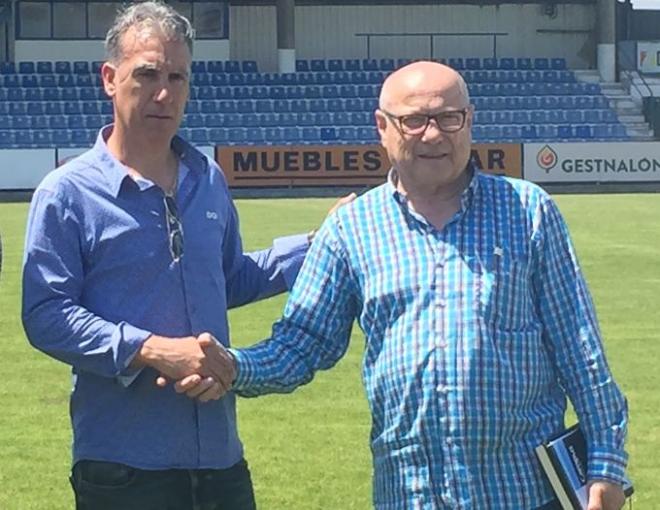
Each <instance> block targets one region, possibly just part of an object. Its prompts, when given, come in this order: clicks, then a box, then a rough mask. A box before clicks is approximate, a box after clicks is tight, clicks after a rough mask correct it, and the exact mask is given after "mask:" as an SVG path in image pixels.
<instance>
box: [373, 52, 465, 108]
mask: <svg viewBox="0 0 660 510" xmlns="http://www.w3.org/2000/svg"><path fill="white" fill-rule="evenodd" d="M434 96H436V97H437V96H442V97H443V98H444V99H445V100H446V103H447V104H448V105H451V106H452V107H454V108H465V107H467V106H468V105H469V103H470V98H469V96H468V90H467V85H466V84H465V81H464V80H463V77H462V76H461V75H460V74H458V73H457V72H456V71H454V70H453V69H452V68H451V67H447V66H445V65H443V64H439V63H437V62H430V61H420V62H413V63H412V64H408V65H407V66H404V67H402V68H400V69H397V70H396V71H394V72H393V73H392V74H390V75H389V76H388V77H387V79H386V80H385V81H384V82H383V87H382V89H381V91H380V98H379V103H378V104H379V107H380V109H381V110H385V111H392V112H396V113H397V114H398V113H400V112H398V111H397V109H398V107H399V106H401V105H403V106H405V105H407V104H409V103H410V101H411V100H412V99H414V98H424V97H434Z"/></svg>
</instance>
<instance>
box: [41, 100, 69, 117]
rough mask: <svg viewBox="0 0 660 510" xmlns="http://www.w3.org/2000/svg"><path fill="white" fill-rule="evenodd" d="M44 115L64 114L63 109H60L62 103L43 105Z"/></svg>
mask: <svg viewBox="0 0 660 510" xmlns="http://www.w3.org/2000/svg"><path fill="white" fill-rule="evenodd" d="M44 113H45V114H46V115H62V114H63V113H64V109H63V108H62V103H60V102H56V103H46V104H45V105H44Z"/></svg>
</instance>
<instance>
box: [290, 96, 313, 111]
mask: <svg viewBox="0 0 660 510" xmlns="http://www.w3.org/2000/svg"><path fill="white" fill-rule="evenodd" d="M291 111H292V112H298V113H303V112H307V111H309V103H308V101H307V100H306V99H293V100H292V101H291Z"/></svg>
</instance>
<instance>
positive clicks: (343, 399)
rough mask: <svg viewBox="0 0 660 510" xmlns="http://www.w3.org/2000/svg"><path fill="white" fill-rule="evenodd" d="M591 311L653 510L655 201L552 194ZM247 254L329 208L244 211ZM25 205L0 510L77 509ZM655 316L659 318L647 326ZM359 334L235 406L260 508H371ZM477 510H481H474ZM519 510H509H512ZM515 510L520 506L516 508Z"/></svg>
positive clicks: (265, 318)
mask: <svg viewBox="0 0 660 510" xmlns="http://www.w3.org/2000/svg"><path fill="white" fill-rule="evenodd" d="M557 201H558V202H559V205H560V207H561V209H562V211H563V213H564V214H565V216H566V218H567V220H568V223H569V225H570V227H571V231H572V234H573V238H574V241H575V243H576V245H577V249H578V254H579V255H580V259H581V261H582V265H583V267H584V271H585V273H586V275H587V279H588V281H589V284H590V286H591V289H592V292H593V294H594V299H595V301H596V305H597V309H598V312H599V317H600V320H601V325H602V329H603V332H604V336H605V339H606V347H607V352H608V355H609V360H610V364H611V366H612V370H613V372H614V374H615V376H616V378H617V380H618V382H619V384H620V385H621V386H622V388H623V390H624V391H625V393H626V395H627V396H628V400H629V405H630V412H631V420H630V434H629V440H628V451H629V453H630V456H631V460H630V475H631V477H632V478H633V480H634V482H635V486H636V495H635V496H634V504H635V508H637V509H640V510H653V509H657V508H660V503H658V501H659V500H660V488H659V485H660V484H658V482H657V476H658V474H660V455H659V454H660V419H659V418H658V416H659V415H658V411H657V409H660V392H658V391H657V388H658V387H660V370H658V367H657V365H658V362H660V335H658V333H659V329H660V328H659V327H658V322H657V321H658V319H657V317H658V313H657V299H658V297H660V235H659V233H660V196H659V195H642V194H639V195H589V196H587V195H581V196H569V195H566V196H559V197H557ZM237 203H238V208H239V211H240V216H241V222H242V231H243V233H244V242H245V246H246V248H248V249H249V248H257V247H262V246H264V245H266V244H268V243H269V242H270V240H271V239H272V237H273V236H277V235H280V234H285V233H291V232H303V231H307V230H309V229H310V228H312V227H313V226H316V225H317V224H318V223H319V221H320V220H321V219H322V218H323V216H324V214H325V211H326V210H327V208H328V207H329V206H330V204H331V203H332V200H326V199H299V200H283V199H281V200H249V201H248V200H243V201H238V202H237ZM26 213H27V204H0V231H1V232H2V240H3V245H4V259H5V260H4V263H3V269H2V275H1V276H0V334H1V335H2V345H3V351H2V365H1V366H2V371H1V372H0V373H1V374H2V379H3V381H2V384H0V402H1V411H0V413H1V414H0V459H1V461H0V509H3V510H13V509H20V510H22V509H46V510H58V509H68V508H72V507H73V504H72V498H71V493H70V489H69V485H68V481H67V476H68V468H69V458H70V457H69V455H70V454H69V452H70V440H71V435H70V428H69V420H68V392H69V389H70V378H69V370H68V367H66V366H64V365H62V364H60V363H58V362H56V361H54V360H51V359H49V358H47V357H46V356H44V355H43V354H40V353H38V352H36V351H34V350H33V349H32V348H31V347H30V346H29V345H28V343H27V341H26V340H25V337H24V335H23V331H22V327H21V324H20V319H19V309H20V260H21V253H22V246H23V230H24V225H25V219H26ZM283 304H284V298H282V297H278V298H274V299H271V300H268V301H266V302H263V303H258V304H256V305H251V306H249V307H246V308H243V309H240V310H236V311H233V312H231V314H230V319H231V326H232V338H233V341H234V343H235V344H237V345H247V344H250V343H252V342H254V341H255V340H257V339H261V338H264V337H265V336H267V335H268V333H269V331H270V325H271V323H272V321H273V320H275V319H276V318H277V317H278V316H279V313H280V312H281V310H282V307H283ZM654 317H655V319H654ZM362 345H363V337H362V335H361V333H359V332H358V331H356V332H355V334H354V335H353V341H352V344H351V348H350V349H349V351H348V353H347V355H346V356H345V358H344V359H343V360H342V361H341V362H340V363H339V364H338V365H337V367H336V368H335V369H334V370H332V371H330V372H327V373H321V374H319V375H317V377H316V379H315V381H314V382H312V383H311V384H310V385H308V386H306V387H304V388H302V389H300V390H299V391H297V392H296V393H294V394H292V395H284V396H280V395H278V396H269V397H262V398H259V399H249V400H241V401H240V404H239V420H240V431H241V437H242V439H243V441H244V443H245V446H246V455H247V458H248V460H249V462H250V464H251V469H252V474H253V479H254V482H255V490H256V494H257V500H258V504H259V508H261V509H263V510H313V509H319V510H320V509H323V510H349V509H368V508H370V498H371V494H370V490H371V489H370V487H371V481H370V473H371V460H370V454H369V449H368V434H369V427H370V419H369V414H368V410H367V406H366V401H365V398H364V392H363V390H362V386H361V382H360V363H361V355H362ZM475 510H478V509H475ZM512 510H513V509H512ZM516 510H519V509H516Z"/></svg>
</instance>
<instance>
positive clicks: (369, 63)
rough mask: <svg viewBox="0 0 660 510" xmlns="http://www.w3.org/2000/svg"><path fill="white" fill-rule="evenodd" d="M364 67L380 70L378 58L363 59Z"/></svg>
mask: <svg viewBox="0 0 660 510" xmlns="http://www.w3.org/2000/svg"><path fill="white" fill-rule="evenodd" d="M362 69H363V70H364V71H378V70H379V65H378V60H376V59H375V58H364V59H362Z"/></svg>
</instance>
